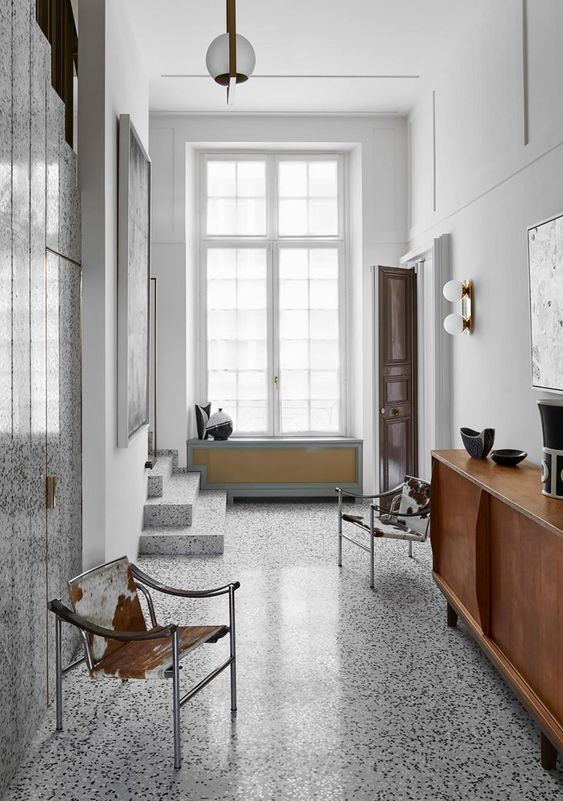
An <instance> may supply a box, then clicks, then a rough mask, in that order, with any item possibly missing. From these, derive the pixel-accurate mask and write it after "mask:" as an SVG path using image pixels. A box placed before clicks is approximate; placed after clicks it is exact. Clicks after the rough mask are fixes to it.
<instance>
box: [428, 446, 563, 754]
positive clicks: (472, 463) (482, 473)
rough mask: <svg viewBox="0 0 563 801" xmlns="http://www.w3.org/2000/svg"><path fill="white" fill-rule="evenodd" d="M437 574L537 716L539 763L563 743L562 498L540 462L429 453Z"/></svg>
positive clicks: (451, 614) (455, 609)
mask: <svg viewBox="0 0 563 801" xmlns="http://www.w3.org/2000/svg"><path fill="white" fill-rule="evenodd" d="M430 537H431V543H432V554H433V575H434V579H435V581H436V583H437V585H438V587H439V588H440V590H441V591H442V593H443V594H444V595H445V597H446V600H447V602H448V607H447V613H448V625H450V626H455V624H456V622H457V616H458V615H460V616H461V617H462V618H463V619H464V620H465V622H466V623H467V625H468V626H469V629H470V630H471V633H472V634H473V636H474V637H475V639H476V640H477V642H478V643H479V645H480V646H481V647H482V648H483V650H484V651H485V653H486V654H487V656H488V657H489V658H490V659H491V660H492V662H493V663H494V664H495V665H496V667H497V668H498V669H499V670H500V672H501V673H502V674H503V676H504V677H505V678H506V680H507V681H508V682H509V684H510V685H511V686H512V688H513V689H514V691H515V692H516V694H517V695H518V696H519V698H520V699H521V701H522V702H523V703H524V705H525V706H526V707H527V709H528V710H529V711H530V713H531V714H532V715H533V716H534V717H535V719H536V720H537V722H538V724H539V727H540V731H541V763H542V765H543V767H544V768H550V769H551V768H554V767H555V763H556V760H557V752H558V751H559V752H560V753H563V501H557V500H554V499H552V498H547V497H545V496H543V495H542V494H541V484H540V469H539V467H536V466H535V465H532V464H530V463H529V462H522V463H521V464H520V465H518V466H517V467H500V466H498V465H496V464H494V462H492V461H490V460H488V459H484V460H481V459H472V458H471V457H470V456H468V455H467V453H466V452H465V451H463V450H450V451H435V452H434V453H433V454H432V524H431V535H430Z"/></svg>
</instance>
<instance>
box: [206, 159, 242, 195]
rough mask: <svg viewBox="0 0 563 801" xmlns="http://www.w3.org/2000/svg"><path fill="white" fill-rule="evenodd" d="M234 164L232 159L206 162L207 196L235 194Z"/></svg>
mask: <svg viewBox="0 0 563 801" xmlns="http://www.w3.org/2000/svg"><path fill="white" fill-rule="evenodd" d="M235 176H236V164H235V163H234V162H232V161H208V162H207V195H208V197H235V196H236V177H235Z"/></svg>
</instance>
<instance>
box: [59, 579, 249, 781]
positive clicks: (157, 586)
mask: <svg viewBox="0 0 563 801" xmlns="http://www.w3.org/2000/svg"><path fill="white" fill-rule="evenodd" d="M131 570H132V573H133V576H134V578H135V584H136V587H137V589H139V590H140V591H141V593H142V594H143V596H144V597H145V599H146V602H147V607H148V610H149V615H150V618H151V623H152V625H153V627H155V626H158V623H157V618H156V613H155V607H154V603H153V600H152V596H151V593H150V590H149V587H150V588H151V589H153V590H156V591H157V592H161V593H164V594H166V595H174V596H177V597H181V598H214V597H216V596H219V595H228V596H229V626H228V632H229V649H230V653H229V658H228V659H227V660H226V661H225V662H223V663H222V664H221V665H219V666H218V667H216V668H215V669H214V670H212V671H211V673H209V674H208V675H207V676H206V677H205V678H203V679H202V680H201V681H200V682H199V683H198V684H196V685H195V686H194V687H192V688H191V689H190V690H188V692H187V693H185V694H184V695H183V696H181V695H180V661H181V658H180V640H179V633H178V625H177V624H168V625H167V626H165V627H164V628H162V629H159V631H157V632H155V631H142V632H126V631H121V632H120V631H114V630H113V629H106V628H105V627H103V626H98V625H97V624H96V623H92V622H91V621H89V620H87V619H86V618H84V617H82V616H81V615H78V614H76V612H73V611H72V610H71V609H69V608H68V607H67V606H65V605H64V604H63V603H62V602H61V600H60V599H53V600H52V601H49V603H48V604H47V606H48V608H49V610H50V611H51V612H53V613H54V614H55V696H56V731H62V729H63V676H64V675H65V674H66V673H68V672H69V671H70V670H72V669H73V668H75V667H78V666H79V665H81V664H83V663H84V662H85V663H86V665H87V667H88V669H89V670H93V668H94V659H93V657H92V652H91V649H90V643H89V641H88V637H87V634H94V635H97V636H99V637H105V638H107V639H110V640H118V641H120V642H123V643H127V642H133V641H139V640H157V639H165V638H170V639H171V640H172V666H171V667H170V669H168V670H166V672H165V674H164V675H165V678H171V679H172V720H173V732H174V768H175V769H176V770H179V769H180V768H181V766H182V749H181V741H180V709H181V707H183V706H184V704H185V703H186V702H187V701H189V700H190V699H191V698H193V697H194V695H196V694H197V693H198V692H199V691H200V690H203V688H204V687H206V686H207V685H208V684H209V682H211V681H212V680H213V679H214V678H216V677H217V676H218V675H219V674H220V673H222V671H223V670H225V668H227V667H230V674H231V675H230V679H231V711H232V712H233V713H236V711H237V679H236V675H237V674H236V628H235V591H236V590H238V589H239V587H240V582H238V581H235V582H233V583H231V584H226V585H224V586H223V587H216V588H214V589H210V590H181V589H177V588H175V587H170V586H168V585H166V584H162V583H161V582H159V581H157V580H156V579H154V578H152V577H151V576H149V575H147V574H146V573H144V572H143V571H142V570H140V569H139V568H138V567H137V566H136V565H134V564H131ZM87 572H90V571H87ZM81 575H86V573H83V574H81ZM80 577H81V576H77V578H80ZM73 580H74V579H73ZM63 622H65V623H69V624H70V625H72V626H75V627H76V628H77V629H78V630H79V632H80V635H81V637H82V643H83V647H84V656H83V657H82V658H81V659H77V660H75V661H74V662H72V663H71V664H69V665H68V666H67V667H65V668H63V665H62V624H63Z"/></svg>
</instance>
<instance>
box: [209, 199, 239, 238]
mask: <svg viewBox="0 0 563 801" xmlns="http://www.w3.org/2000/svg"><path fill="white" fill-rule="evenodd" d="M236 228H237V201H236V200H231V199H225V198H222V199H218V198H210V199H209V200H208V202H207V233H208V234H210V235H211V236H216V235H218V234H223V235H224V236H233V235H234V234H236Z"/></svg>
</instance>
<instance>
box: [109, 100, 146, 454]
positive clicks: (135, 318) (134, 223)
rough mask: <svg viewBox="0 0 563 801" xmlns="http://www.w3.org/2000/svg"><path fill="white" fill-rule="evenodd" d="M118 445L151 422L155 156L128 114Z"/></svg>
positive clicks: (121, 204)
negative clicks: (145, 145)
mask: <svg viewBox="0 0 563 801" xmlns="http://www.w3.org/2000/svg"><path fill="white" fill-rule="evenodd" d="M118 148H119V166H118V246H117V250H118V253H117V445H118V447H120V448H127V447H128V446H129V442H130V440H131V439H132V438H133V437H134V436H135V435H136V434H137V433H138V432H139V431H140V430H141V429H142V428H143V427H145V426H147V425H148V422H149V353H150V339H149V337H150V319H149V317H150V267H151V160H150V158H149V156H148V155H147V153H146V151H145V149H144V147H143V144H142V142H141V140H140V138H139V135H138V134H137V131H136V130H135V127H134V125H133V123H132V121H131V117H130V115H129V114H121V115H120V117H119V145H118Z"/></svg>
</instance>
